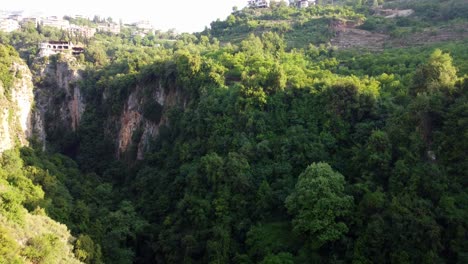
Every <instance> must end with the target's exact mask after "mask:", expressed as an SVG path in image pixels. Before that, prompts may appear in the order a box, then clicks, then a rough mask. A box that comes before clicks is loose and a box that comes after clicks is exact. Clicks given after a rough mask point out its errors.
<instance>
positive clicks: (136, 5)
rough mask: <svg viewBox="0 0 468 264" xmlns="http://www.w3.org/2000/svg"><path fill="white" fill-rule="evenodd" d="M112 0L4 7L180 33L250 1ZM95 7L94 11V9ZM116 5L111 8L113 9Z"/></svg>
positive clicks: (26, 1)
mask: <svg viewBox="0 0 468 264" xmlns="http://www.w3.org/2000/svg"><path fill="white" fill-rule="evenodd" d="M114 3H115V2H111V1H108V0H104V1H99V2H96V1H91V0H82V1H81V2H80V6H64V5H63V3H61V2H59V1H56V0H43V1H40V2H37V1H31V0H18V1H15V2H8V3H4V4H2V7H1V9H0V10H3V11H25V12H29V13H35V14H37V13H39V14H41V15H43V16H53V15H55V16H60V17H63V16H65V15H68V16H75V15H82V16H85V17H88V18H90V19H92V18H93V17H94V16H95V15H97V16H99V17H101V18H108V17H111V18H112V19H113V20H114V21H115V22H118V21H119V20H122V21H123V23H134V22H138V21H144V20H147V21H149V22H150V23H151V24H152V25H153V27H154V29H156V30H163V31H167V30H175V31H176V32H178V33H185V32H187V33H194V32H201V31H203V30H204V29H205V27H210V23H211V22H213V21H216V20H217V19H221V20H224V19H225V18H226V17H227V16H229V14H231V12H232V8H233V7H234V6H236V7H238V8H239V9H242V8H244V7H245V6H246V5H247V0H230V1H215V0H200V1H196V2H195V1H188V0H180V1H177V2H166V1H155V2H153V3H151V8H144V7H146V6H148V4H147V3H145V1H143V0H134V1H132V6H127V5H122V4H120V3H119V4H114ZM91 6H92V8H90V7H91ZM110 6H112V10H111V8H109V7H110Z"/></svg>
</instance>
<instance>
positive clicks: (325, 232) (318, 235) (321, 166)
mask: <svg viewBox="0 0 468 264" xmlns="http://www.w3.org/2000/svg"><path fill="white" fill-rule="evenodd" d="M344 186H345V179H344V177H343V175H341V174H340V173H338V172H335V171H333V169H332V168H331V167H330V165H328V164H327V163H322V162H320V163H312V164H311V165H310V166H309V167H307V169H306V170H305V171H304V172H303V173H301V175H299V179H298V181H297V184H296V187H295V188H294V191H293V192H292V193H291V194H290V195H289V196H288V197H287V198H286V208H287V209H288V211H289V213H290V214H291V215H293V217H294V218H293V221H292V222H293V228H294V230H295V231H296V232H299V233H303V234H306V235H308V236H309V237H310V239H312V243H313V245H314V247H315V248H319V247H321V246H322V245H323V244H325V243H327V242H331V241H334V240H337V239H339V238H340V237H341V236H342V235H343V234H344V233H346V232H347V231H348V227H347V226H346V224H345V223H344V222H343V221H340V220H341V219H340V218H342V217H343V216H346V215H347V214H348V211H349V210H350V209H351V207H352V206H353V198H352V197H351V196H348V195H346V194H345V193H344Z"/></svg>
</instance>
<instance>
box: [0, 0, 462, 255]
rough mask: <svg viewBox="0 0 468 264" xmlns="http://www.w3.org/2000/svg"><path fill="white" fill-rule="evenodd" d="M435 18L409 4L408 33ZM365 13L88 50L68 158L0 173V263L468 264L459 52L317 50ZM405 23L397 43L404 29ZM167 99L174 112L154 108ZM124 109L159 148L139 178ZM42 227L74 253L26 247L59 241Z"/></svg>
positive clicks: (140, 164) (362, 6) (52, 139)
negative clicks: (124, 131)
mask: <svg viewBox="0 0 468 264" xmlns="http://www.w3.org/2000/svg"><path fill="white" fill-rule="evenodd" d="M429 2H430V3H433V4H435V2H433V1H421V3H420V2H413V1H407V2H404V3H403V4H404V5H408V7H409V8H414V9H415V10H416V15H418V16H419V17H418V18H408V19H414V21H413V20H411V21H410V22H411V23H413V22H414V23H416V22H415V21H416V20H418V21H420V22H421V21H423V22H424V21H425V22H424V23H431V22H430V21H429V20H428V19H427V18H425V17H429V15H428V14H426V13H424V12H426V11H427V9H426V8H423V9H422V10H424V11H418V9H417V8H418V6H419V5H425V4H426V3H429ZM437 3H438V2H437ZM458 3H459V1H457V0H452V1H447V2H443V3H439V4H440V5H443V6H446V7H447V8H449V7H451V6H452V5H453V6H454V7H453V8H457V7H458ZM373 4H374V3H370V2H366V3H362V2H358V1H352V2H348V3H347V4H346V5H340V6H318V7H312V8H308V9H303V10H299V11H298V10H295V9H292V8H288V7H285V6H281V5H280V6H278V7H275V8H273V9H267V10H262V11H258V10H249V9H245V10H242V11H236V12H234V13H233V15H231V16H229V17H228V18H227V19H226V21H217V22H213V24H212V28H211V29H209V30H206V31H205V32H202V33H199V34H195V35H189V34H184V35H180V36H179V37H178V39H177V41H174V42H173V43H171V44H170V45H165V46H164V45H163V46H157V47H156V46H155V43H156V42H151V41H152V40H154V39H150V38H151V36H150V37H148V39H146V40H143V39H138V38H132V37H131V36H130V35H126V34H121V35H119V36H112V35H107V34H98V35H97V36H96V37H95V38H93V39H90V40H89V41H88V46H87V50H86V53H85V55H84V57H81V58H78V62H79V63H81V64H82V66H83V67H85V70H84V71H83V79H82V80H81V81H80V82H79V86H80V87H81V91H82V93H83V97H84V100H85V101H86V111H85V112H84V114H83V117H82V120H81V123H80V126H79V128H78V129H77V131H75V132H73V131H66V132H63V131H60V133H55V134H54V133H50V134H49V135H48V141H49V142H48V145H49V150H53V151H57V152H60V153H62V154H53V153H50V152H47V153H46V152H43V151H41V150H40V149H39V148H22V149H21V150H12V151H8V152H5V153H3V154H2V156H1V158H0V164H1V167H0V221H1V222H2V228H0V259H2V258H3V259H6V260H7V261H6V263H21V261H23V260H24V258H26V259H27V260H28V261H31V262H33V263H60V262H59V260H58V258H59V257H65V256H67V257H69V258H70V259H72V258H74V259H77V260H80V261H82V262H84V263H155V262H156V263H465V262H467V261H468V230H467V229H468V220H467V219H468V208H467V205H468V190H467V188H466V186H467V185H468V183H467V176H468V175H467V172H468V160H467V159H466V154H465V153H466V151H467V149H468V145H467V144H468V143H467V142H468V105H467V102H468V77H467V74H468V53H467V51H466V45H467V44H468V43H467V40H466V39H465V40H459V41H452V42H440V43H432V44H428V45H424V46H419V47H412V48H388V49H386V50H384V51H382V52H372V53H371V52H365V51H357V50H338V49H336V48H335V47H331V46H329V45H325V43H326V42H327V41H328V39H329V37H330V35H328V34H329V33H330V32H329V31H328V24H329V23H330V21H332V20H335V19H349V20H356V19H358V20H363V21H364V20H365V21H369V20H370V19H373V17H371V16H370V15H371V11H370V9H369V6H372V5H373ZM391 4H392V3H388V5H391ZM393 4H395V3H393ZM403 4H402V5H403ZM462 7H465V6H462ZM441 10H445V9H441ZM427 12H428V11H427ZM444 12H445V11H444ZM447 12H448V11H447ZM451 12H452V11H450V12H449V13H450V14H452V13H451ZM453 12H455V11H453ZM437 14H438V15H439V13H437ZM444 14H445V13H444ZM464 14H465V13H457V12H455V13H453V14H452V15H450V16H447V19H445V20H444V17H445V16H444V15H443V14H440V16H437V17H438V18H439V19H438V21H436V22H434V24H431V25H437V26H438V25H439V24H438V23H442V22H441V21H442V20H444V21H445V22H447V21H451V20H456V21H463V20H464V19H465V18H464V17H463V16H464ZM281 20H284V21H283V22H284V23H283V22H280V23H278V21H281ZM299 20H301V21H302V22H301V23H302V24H301V25H300V24H297V23H299V22H297V21H299ZM288 21H289V22H288ZM291 21H294V22H293V23H292V22H291ZM382 21H383V20H382ZM395 21H396V22H395ZM398 21H399V20H394V22H391V23H396V24H395V27H396V28H394V29H393V30H397V29H402V28H403V27H412V25H408V24H400V25H399V24H398V23H399V22H398ZM290 22H291V23H292V24H291V23H290ZM385 23H386V22H385ZM418 23H419V22H418ZM368 25H369V24H367V26H368ZM363 26H366V24H363ZM377 28H378V27H377V26H376V27H375V28H374V29H372V30H378V29H377ZM301 30H303V31H301ZM304 30H307V32H308V33H307V34H305V33H304V32H305V31H304ZM36 33H37V34H39V35H40V33H38V32H32V33H31V34H33V35H34V34H36ZM15 34H18V35H15ZM15 36H24V38H19V39H24V40H27V39H28V35H27V34H25V33H24V32H21V33H14V34H11V35H6V36H4V37H3V38H2V39H3V41H5V43H9V44H12V45H14V46H15V47H17V46H18V47H20V46H21V47H25V48H27V47H28V46H27V45H26V44H24V43H23V44H21V43H22V42H21V41H17V40H18V38H16V37H15ZM298 36H305V37H304V38H302V39H301V38H299V37H298ZM42 37H43V36H42ZM22 41H23V40H22ZM228 42H229V43H228ZM320 44H322V45H320ZM17 49H18V48H17ZM14 53H15V52H14V50H13V49H12V48H10V47H4V46H0V55H2V54H14ZM20 53H21V51H20ZM2 56H4V57H6V58H7V57H8V56H16V55H2ZM24 58H25V57H24ZM2 63H3V61H2ZM2 63H0V80H2V82H5V83H8V80H9V78H11V76H10V77H8V74H9V73H8V65H9V62H8V61H6V60H5V63H3V64H4V66H2V65H3V64H2ZM2 67H3V68H2ZM2 69H4V70H2ZM4 80H6V81H4ZM42 85H44V84H42ZM39 88H41V86H39ZM160 90H164V93H165V94H171V95H172V96H173V97H175V98H178V100H179V101H176V103H174V104H167V103H166V104H161V103H160V102H158V101H156V100H155V99H154V93H155V92H156V91H158V92H161V91H160ZM130 94H137V95H138V96H140V97H139V98H138V100H137V101H138V102H139V104H141V108H140V110H139V111H140V112H141V115H142V116H143V117H144V118H145V120H148V122H152V123H155V124H159V127H158V129H159V133H158V136H157V137H155V138H152V139H151V142H149V143H148V148H147V151H146V153H145V157H144V159H142V160H137V153H136V147H137V146H136V145H137V144H138V142H139V139H140V138H141V137H142V133H143V132H142V131H141V130H140V129H136V130H135V131H133V135H132V139H131V141H132V144H131V146H130V147H129V148H128V149H127V150H126V152H124V153H121V154H120V156H119V159H118V160H117V159H116V156H117V155H116V149H117V148H118V142H116V140H115V138H116V137H117V135H118V125H117V124H116V122H119V120H120V117H121V115H122V111H123V109H124V107H125V104H126V102H127V101H128V98H129V96H130ZM174 94H175V95H174ZM67 156H68V157H67ZM48 217H50V218H52V219H54V220H55V221H58V222H60V223H63V224H65V225H66V226H67V227H68V228H69V230H70V231H71V233H72V234H73V236H74V237H75V239H74V240H73V241H70V242H71V243H72V244H73V250H70V245H67V244H66V243H63V240H60V239H59V238H60V237H64V236H68V233H66V230H64V228H63V226H62V227H61V229H60V230H59V232H58V231H57V230H55V229H54V227H50V228H52V229H53V230H54V231H53V232H50V231H47V232H46V231H41V232H36V233H35V232H33V231H31V230H30V229H28V228H30V227H29V225H28V223H30V222H31V221H33V222H34V223H36V222H37V221H39V220H37V219H42V220H41V221H45V222H44V224H41V225H40V226H41V227H42V226H45V227H44V228H48V225H53V226H55V225H56V223H54V222H52V221H50V219H49V218H48ZM44 219H49V220H48V221H46V220H44ZM25 223H26V224H25ZM40 223H42V222H40ZM17 234H21V235H23V237H21V236H19V235H17ZM31 234H34V235H31ZM24 236H26V237H27V243H26V244H20V243H18V241H19V239H24ZM57 241H60V243H61V244H60V243H58V242H57ZM60 252H67V254H60ZM71 252H73V253H71ZM15 261H16V262H15ZM67 261H68V260H67ZM70 261H71V260H70ZM70 261H69V262H66V263H71V262H70ZM0 263H2V262H1V260H0Z"/></svg>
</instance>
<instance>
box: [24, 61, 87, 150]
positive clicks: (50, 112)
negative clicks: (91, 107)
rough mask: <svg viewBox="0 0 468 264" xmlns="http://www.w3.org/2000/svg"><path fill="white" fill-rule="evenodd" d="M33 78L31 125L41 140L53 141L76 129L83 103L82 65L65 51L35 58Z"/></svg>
mask: <svg viewBox="0 0 468 264" xmlns="http://www.w3.org/2000/svg"><path fill="white" fill-rule="evenodd" d="M33 67H34V68H35V69H36V71H35V77H36V83H35V85H36V90H35V94H34V95H35V98H36V106H37V107H36V108H37V111H36V113H35V115H34V128H35V130H37V131H42V133H37V134H38V137H39V138H40V139H41V140H44V141H45V140H46V138H47V139H48V140H52V141H53V140H55V139H57V137H60V136H63V133H67V132H74V131H76V130H77V128H78V126H79V124H80V121H81V117H82V114H83V112H84V111H85V103H84V100H83V97H82V95H81V91H80V87H79V86H78V81H79V80H81V78H82V77H81V67H80V65H79V64H78V63H77V61H76V59H75V58H74V57H73V56H71V55H67V54H62V55H60V56H58V57H57V59H53V57H50V58H49V57H44V58H38V59H37V60H36V62H35V63H34V66H33Z"/></svg>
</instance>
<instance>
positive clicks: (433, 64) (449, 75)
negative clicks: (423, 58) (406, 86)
mask: <svg viewBox="0 0 468 264" xmlns="http://www.w3.org/2000/svg"><path fill="white" fill-rule="evenodd" d="M456 80H457V70H456V68H455V67H454V66H453V65H452V58H451V57H450V55H449V54H443V53H442V51H441V50H439V49H437V50H435V51H434V53H432V54H431V57H430V58H429V60H428V61H427V62H426V63H425V64H423V65H421V66H420V67H419V68H418V70H417V71H416V73H415V75H414V84H413V89H412V93H413V94H418V93H423V92H428V93H432V92H436V91H447V90H450V89H452V88H453V87H454V85H455V82H456Z"/></svg>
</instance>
